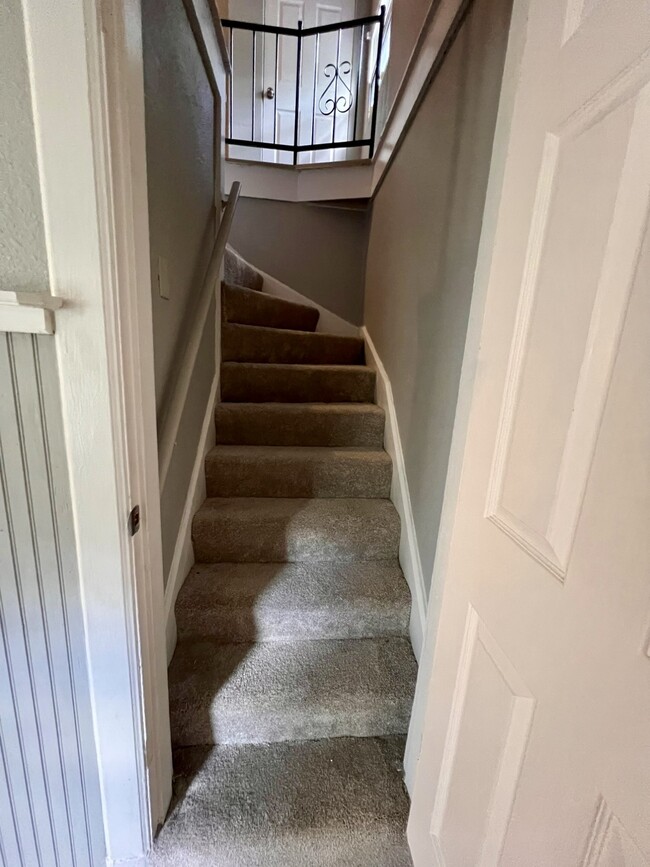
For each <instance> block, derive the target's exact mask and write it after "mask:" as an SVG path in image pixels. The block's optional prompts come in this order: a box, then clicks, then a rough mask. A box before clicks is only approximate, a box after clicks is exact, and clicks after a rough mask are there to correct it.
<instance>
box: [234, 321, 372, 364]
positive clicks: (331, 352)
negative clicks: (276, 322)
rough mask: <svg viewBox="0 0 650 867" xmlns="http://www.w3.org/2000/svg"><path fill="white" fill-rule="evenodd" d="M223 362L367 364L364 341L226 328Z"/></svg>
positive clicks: (321, 335) (296, 333)
mask: <svg viewBox="0 0 650 867" xmlns="http://www.w3.org/2000/svg"><path fill="white" fill-rule="evenodd" d="M221 358H222V360H223V361H253V362H266V363H270V364H363V361H364V352H363V341H361V340H357V339H356V338H351V337H334V336H332V335H329V334H300V333H298V332H293V333H291V332H286V331H282V330H277V331H276V332H275V333H274V332H271V331H270V330H266V331H256V330H255V331H250V330H247V329H245V328H240V327H238V326H236V325H228V324H226V325H224V326H223V328H222V332H221Z"/></svg>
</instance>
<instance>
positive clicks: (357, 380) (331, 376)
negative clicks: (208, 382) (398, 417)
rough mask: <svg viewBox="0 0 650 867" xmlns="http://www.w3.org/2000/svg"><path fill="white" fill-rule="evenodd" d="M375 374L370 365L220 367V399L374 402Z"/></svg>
mask: <svg viewBox="0 0 650 867" xmlns="http://www.w3.org/2000/svg"><path fill="white" fill-rule="evenodd" d="M374 396H375V373H374V371H373V370H369V369H368V368H361V367H360V368H359V369H357V370H355V369H354V368H352V369H350V368H344V369H342V370H332V369H331V368H327V369H323V370H320V369H319V368H317V367H313V368H307V369H305V368H293V369H292V368H291V367H287V368H285V369H283V370H278V369H276V368H266V366H265V365H259V366H257V367H249V366H247V365H244V364H232V363H230V364H223V365H222V366H221V399H222V400H224V401H232V402H243V403H264V402H275V403H371V402H372V401H373V400H374Z"/></svg>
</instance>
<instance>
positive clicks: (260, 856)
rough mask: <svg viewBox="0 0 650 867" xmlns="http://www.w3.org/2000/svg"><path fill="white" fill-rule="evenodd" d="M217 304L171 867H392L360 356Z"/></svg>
mask: <svg viewBox="0 0 650 867" xmlns="http://www.w3.org/2000/svg"><path fill="white" fill-rule="evenodd" d="M239 279H240V281H241V282H247V283H248V286H231V285H224V287H223V290H222V310H223V326H222V369H221V400H222V402H221V403H220V404H219V405H218V409H217V413H216V435H217V445H216V447H215V448H214V449H213V450H212V451H211V452H210V454H209V455H208V458H207V461H206V481H207V493H208V499H207V500H206V501H205V503H204V504H203V506H201V508H200V509H199V511H198V512H197V514H196V516H195V519H194V525H193V541H194V550H195V557H196V561H197V562H196V565H195V567H194V568H193V569H192V571H191V572H190V574H189V576H188V578H187V580H186V581H185V584H184V585H183V588H182V589H181V592H180V595H179V597H178V601H177V605H176V618H177V625H178V645H177V648H176V652H175V654H174V658H173V660H172V663H171V666H170V669H169V689H170V705H171V726H172V738H173V743H174V748H175V757H174V763H175V787H174V788H175V793H174V801H173V804H172V808H171V810H170V813H169V816H168V819H167V821H166V823H165V825H164V827H163V829H162V831H161V832H160V834H159V837H158V839H157V842H156V847H155V852H154V857H153V861H154V864H156V865H165V867H171V865H174V867H203V865H205V867H208V865H210V867H262V865H264V867H403V865H410V863H411V861H410V857H409V854H408V848H407V845H406V840H405V826H406V817H407V811H408V801H407V797H406V794H405V792H404V789H403V785H402V781H401V758H402V755H403V752H404V736H405V733H406V731H407V725H408V720H409V715H410V711H411V704H412V699H413V688H414V682H415V674H416V666H415V660H414V658H413V654H412V651H411V647H410V643H409V640H408V622H409V609H410V599H409V594H408V588H407V586H406V583H405V581H404V577H403V575H402V573H401V570H400V568H399V564H398V561H397V554H398V545H399V533H400V526H399V519H398V516H397V513H396V511H395V509H394V507H393V505H392V504H391V502H390V501H389V499H388V495H389V490H390V482H391V472H392V470H391V462H390V459H389V457H388V455H387V454H386V453H385V452H384V450H383V448H382V444H383V429H384V416H383V412H382V410H380V409H379V408H378V407H377V406H375V405H374V403H373V400H374V391H375V374H374V371H372V370H371V369H370V368H368V367H366V366H365V364H364V346H363V341H362V340H361V339H360V338H357V337H341V336H337V335H329V334H322V333H316V332H315V329H316V326H317V322H318V316H319V313H318V310H316V309H315V308H313V307H309V306H303V305H300V304H295V303H291V302H288V301H285V300H282V299H279V298H275V297H272V296H269V295H265V294H264V293H263V292H261V291H260V289H261V285H260V280H259V275H255V274H253V275H246V274H244V275H243V276H242V275H240V276H239Z"/></svg>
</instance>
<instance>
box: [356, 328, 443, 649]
mask: <svg viewBox="0 0 650 867" xmlns="http://www.w3.org/2000/svg"><path fill="white" fill-rule="evenodd" d="M361 336H362V337H363V339H364V341H365V344H366V364H367V365H368V366H369V367H372V369H373V370H375V371H376V372H377V404H378V405H379V406H380V407H381V408H382V409H383V410H384V412H385V413H386V429H385V433H384V448H385V449H386V451H387V452H388V454H389V455H390V457H391V459H392V461H393V479H392V482H391V489H390V498H391V500H392V501H393V505H394V506H395V508H396V509H397V512H398V514H399V516H400V521H401V533H400V543H399V562H400V566H401V567H402V571H403V572H404V577H405V578H406V582H407V584H408V586H409V589H410V591H411V597H412V606H411V621H410V625H409V634H410V637H411V644H412V645H413V653H414V654H415V658H416V659H417V660H418V662H419V661H420V656H421V654H422V647H423V644H424V633H425V628H426V616H427V594H426V590H425V588H424V579H423V577H422V563H421V562H420V552H419V551H418V544H417V538H416V535H415V522H414V520H413V509H412V507H411V495H410V493H409V484H408V479H407V477H406V466H405V464H404V452H403V451H402V441H401V439H400V435H399V426H398V423H397V413H396V411H395V401H394V399H393V389H392V386H391V384H390V379H389V378H388V374H387V373H386V369H385V368H384V365H383V364H382V362H381V359H380V357H379V354H378V353H377V349H376V348H375V344H374V343H373V342H372V339H371V337H370V335H369V334H368V331H367V329H366V327H365V325H364V326H363V327H362V328H361Z"/></svg>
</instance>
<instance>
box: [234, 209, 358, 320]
mask: <svg viewBox="0 0 650 867" xmlns="http://www.w3.org/2000/svg"><path fill="white" fill-rule="evenodd" d="M367 230H368V215H367V212H366V211H365V210H363V211H359V210H347V209H344V208H335V207H324V206H320V205H309V204H302V203H296V202H275V201H269V200H267V199H249V198H241V199H240V200H239V204H238V206H237V213H236V215H235V221H234V223H233V227H232V231H231V234H230V243H231V245H232V246H233V247H234V249H235V250H237V251H238V252H239V253H241V255H242V256H243V257H244V258H245V259H247V260H248V261H249V262H250V263H251V264H252V265H256V266H257V267H258V268H261V270H262V271H266V272H267V273H268V274H271V275H272V276H273V277H276V278H277V279H278V280H281V281H282V282H283V283H286V284H287V285H288V286H290V287H291V288H292V289H295V290H296V291H297V292H301V293H302V294H303V295H305V296H307V298H310V299H311V300H312V301H315V302H316V303H318V304H321V305H322V306H323V307H326V308H327V309H328V310H331V311H332V313H336V314H338V315H339V316H341V317H342V318H343V319H347V320H348V322H352V323H353V324H355V325H361V322H362V315H363V283H364V264H365V262H364V260H365V250H366V240H367Z"/></svg>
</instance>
